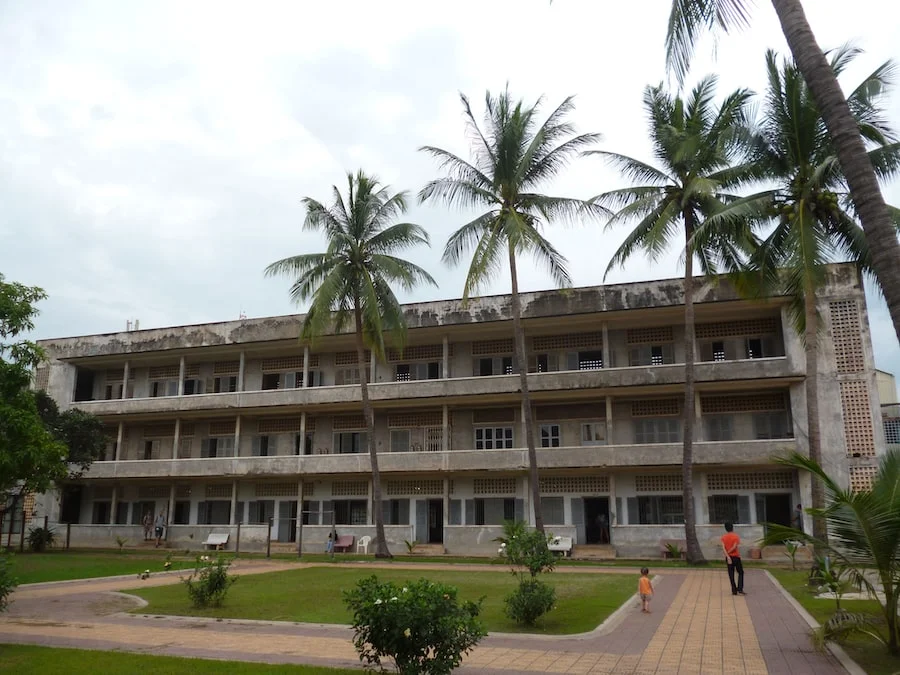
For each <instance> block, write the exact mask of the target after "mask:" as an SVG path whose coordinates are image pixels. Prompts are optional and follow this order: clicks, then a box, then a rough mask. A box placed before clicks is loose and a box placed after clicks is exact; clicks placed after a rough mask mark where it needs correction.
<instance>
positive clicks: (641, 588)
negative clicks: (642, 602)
mask: <svg viewBox="0 0 900 675" xmlns="http://www.w3.org/2000/svg"><path fill="white" fill-rule="evenodd" d="M638 593H640V594H641V595H653V584H651V583H650V577H641V578H640V579H638Z"/></svg>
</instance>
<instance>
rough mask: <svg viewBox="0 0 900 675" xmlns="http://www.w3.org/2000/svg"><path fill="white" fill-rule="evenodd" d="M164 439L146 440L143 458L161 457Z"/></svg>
mask: <svg viewBox="0 0 900 675" xmlns="http://www.w3.org/2000/svg"><path fill="white" fill-rule="evenodd" d="M161 446H162V441H159V440H156V441H144V454H143V455H142V456H141V459H159V458H160V450H161Z"/></svg>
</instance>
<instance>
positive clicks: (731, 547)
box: [722, 532, 741, 558]
mask: <svg viewBox="0 0 900 675" xmlns="http://www.w3.org/2000/svg"><path fill="white" fill-rule="evenodd" d="M740 545H741V538H740V537H739V536H737V535H736V534H735V533H734V532H726V533H725V534H723V535H722V546H723V547H724V548H725V551H726V552H727V553H728V555H730V556H731V557H733V558H740V557H741V552H740V550H739V549H738V546H740Z"/></svg>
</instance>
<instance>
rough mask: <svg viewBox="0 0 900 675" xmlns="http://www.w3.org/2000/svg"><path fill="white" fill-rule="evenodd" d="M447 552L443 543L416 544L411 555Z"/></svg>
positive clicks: (442, 553)
mask: <svg viewBox="0 0 900 675" xmlns="http://www.w3.org/2000/svg"><path fill="white" fill-rule="evenodd" d="M446 552H447V551H446V550H445V549H444V545H443V544H416V545H415V546H414V547H413V550H412V552H411V555H426V556H431V555H444V554H445V553H446Z"/></svg>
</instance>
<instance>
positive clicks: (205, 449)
mask: <svg viewBox="0 0 900 675" xmlns="http://www.w3.org/2000/svg"><path fill="white" fill-rule="evenodd" d="M209 441H210V439H208V438H204V439H203V440H201V441H200V456H201V457H209Z"/></svg>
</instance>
